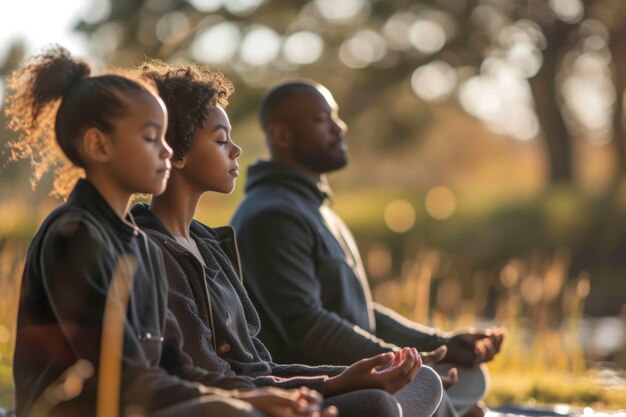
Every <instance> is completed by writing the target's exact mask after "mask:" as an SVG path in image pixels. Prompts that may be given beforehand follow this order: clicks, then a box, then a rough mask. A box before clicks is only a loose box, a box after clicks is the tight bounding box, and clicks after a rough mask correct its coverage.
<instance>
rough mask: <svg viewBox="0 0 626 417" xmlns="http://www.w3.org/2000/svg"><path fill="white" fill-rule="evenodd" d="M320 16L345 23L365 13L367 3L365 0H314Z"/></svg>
mask: <svg viewBox="0 0 626 417" xmlns="http://www.w3.org/2000/svg"><path fill="white" fill-rule="evenodd" d="M315 6H316V7H317V10H318V11H319V12H320V14H321V15H322V17H323V18H324V19H326V20H328V21H329V22H333V23H347V22H351V21H353V20H355V19H356V18H357V17H365V16H363V15H367V12H368V9H369V4H368V3H367V2H366V1H365V0H315Z"/></svg>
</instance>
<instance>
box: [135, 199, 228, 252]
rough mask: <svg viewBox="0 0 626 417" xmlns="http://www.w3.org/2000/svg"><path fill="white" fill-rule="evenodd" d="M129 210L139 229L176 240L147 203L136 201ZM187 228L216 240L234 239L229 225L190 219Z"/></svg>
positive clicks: (205, 237)
mask: <svg viewBox="0 0 626 417" xmlns="http://www.w3.org/2000/svg"><path fill="white" fill-rule="evenodd" d="M130 211H131V213H132V216H133V218H134V219H135V223H136V224H137V226H139V227H140V228H141V229H144V230H146V229H148V230H153V231H155V232H158V233H160V234H162V235H164V236H166V237H168V238H170V239H171V240H173V241H174V242H176V238H175V237H174V235H172V233H170V231H169V230H168V229H167V227H165V224H163V222H162V221H161V219H159V218H158V217H157V215H156V214H154V212H153V211H152V210H150V206H149V205H148V204H146V203H137V204H135V205H133V207H132V208H131V210H130ZM189 229H190V232H191V233H192V234H194V235H196V236H198V237H199V238H202V239H213V240H216V241H222V240H224V239H230V240H234V235H235V232H234V230H233V228H232V227H230V226H221V227H215V228H212V227H208V226H205V225H203V224H202V223H200V222H198V221H196V220H192V222H191V226H190V228H189Z"/></svg>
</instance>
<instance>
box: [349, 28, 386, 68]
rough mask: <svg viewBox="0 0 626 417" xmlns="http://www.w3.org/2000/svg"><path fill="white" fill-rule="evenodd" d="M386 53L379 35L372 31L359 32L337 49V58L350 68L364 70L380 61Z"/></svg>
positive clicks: (383, 41)
mask: <svg viewBox="0 0 626 417" xmlns="http://www.w3.org/2000/svg"><path fill="white" fill-rule="evenodd" d="M386 52H387V45H386V43H385V40H384V39H383V37H382V36H381V35H379V34H378V33H377V32H374V31H373V30H360V31H358V32H356V33H355V34H354V35H353V36H352V37H351V38H350V39H348V40H347V41H345V42H344V43H343V44H342V45H341V47H340V48H339V58H340V59H341V61H342V62H343V63H344V64H345V65H346V66H348V67H350V68H364V67H367V66H368V65H370V64H372V63H374V62H378V61H380V60H381V59H382V58H383V57H384V56H385V53H386Z"/></svg>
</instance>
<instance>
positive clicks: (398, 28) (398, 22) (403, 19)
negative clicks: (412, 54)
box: [382, 12, 416, 51]
mask: <svg viewBox="0 0 626 417" xmlns="http://www.w3.org/2000/svg"><path fill="white" fill-rule="evenodd" d="M415 20H416V16H415V15H414V14H413V13H410V12H400V13H396V14H394V15H393V16H391V17H390V18H389V20H387V21H386V22H385V24H384V25H383V29H382V33H383V36H384V37H385V40H386V41H387V44H388V45H389V48H391V49H394V50H396V51H406V50H409V49H411V46H412V45H411V42H410V40H409V30H410V29H411V26H412V25H413V23H414V22H415Z"/></svg>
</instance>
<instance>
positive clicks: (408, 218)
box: [383, 199, 415, 233]
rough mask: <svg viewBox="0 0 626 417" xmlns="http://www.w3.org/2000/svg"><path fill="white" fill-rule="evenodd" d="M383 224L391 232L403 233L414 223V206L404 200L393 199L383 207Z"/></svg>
mask: <svg viewBox="0 0 626 417" xmlns="http://www.w3.org/2000/svg"><path fill="white" fill-rule="evenodd" d="M383 216H384V219H385V224H386V225H387V227H388V228H389V230H391V231H392V232H396V233H404V232H407V231H409V230H411V228H412V227H413V225H414V224H415V208H413V206H412V205H411V203H409V202H408V201H406V200H401V199H398V200H394V201H392V202H391V203H389V204H388V205H387V207H385V212H384V214H383Z"/></svg>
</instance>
